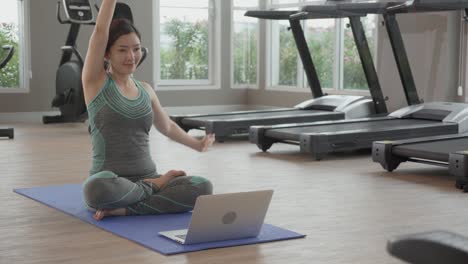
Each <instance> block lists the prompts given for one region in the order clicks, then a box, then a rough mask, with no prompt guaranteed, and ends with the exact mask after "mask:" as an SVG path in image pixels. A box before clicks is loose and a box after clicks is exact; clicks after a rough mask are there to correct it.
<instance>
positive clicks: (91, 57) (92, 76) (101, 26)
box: [82, 0, 117, 103]
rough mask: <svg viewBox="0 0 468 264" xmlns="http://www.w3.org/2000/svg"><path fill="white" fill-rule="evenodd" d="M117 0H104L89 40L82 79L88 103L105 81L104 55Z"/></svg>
mask: <svg viewBox="0 0 468 264" xmlns="http://www.w3.org/2000/svg"><path fill="white" fill-rule="evenodd" d="M116 2H117V0H103V1H102V5H101V7H100V9H99V14H98V16H97V19H96V26H95V28H94V32H93V34H92V35H91V38H90V40H89V46H88V52H87V54H86V59H85V62H84V67H83V73H82V81H83V90H84V95H85V101H86V103H89V102H90V101H91V99H92V98H94V96H95V95H96V94H97V93H98V92H99V89H100V88H101V87H102V85H103V84H104V82H105V79H106V72H105V69H104V56H105V54H106V46H107V41H108V39H109V27H110V24H111V22H112V17H113V15H114V10H115V5H116Z"/></svg>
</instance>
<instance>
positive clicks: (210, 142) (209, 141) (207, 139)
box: [197, 134, 215, 152]
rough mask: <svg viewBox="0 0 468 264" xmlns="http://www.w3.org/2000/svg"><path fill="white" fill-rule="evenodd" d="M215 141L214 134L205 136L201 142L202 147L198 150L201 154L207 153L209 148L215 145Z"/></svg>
mask: <svg viewBox="0 0 468 264" xmlns="http://www.w3.org/2000/svg"><path fill="white" fill-rule="evenodd" d="M214 140H215V135H214V134H208V135H206V136H204V137H203V138H202V139H201V140H200V147H199V148H198V149H197V150H198V151H200V152H205V151H207V150H208V148H209V147H210V146H211V145H213V142H214Z"/></svg>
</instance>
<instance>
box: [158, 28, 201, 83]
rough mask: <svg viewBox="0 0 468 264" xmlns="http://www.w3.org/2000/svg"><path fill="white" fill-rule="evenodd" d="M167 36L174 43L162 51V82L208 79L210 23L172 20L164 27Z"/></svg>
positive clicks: (162, 48)
mask: <svg viewBox="0 0 468 264" xmlns="http://www.w3.org/2000/svg"><path fill="white" fill-rule="evenodd" d="M164 33H165V34H166V35H167V36H169V37H170V38H171V40H172V43H171V45H170V47H161V50H160V53H161V79H162V80H206V79H208V58H209V56H208V53H209V52H208V21H198V22H197V23H189V22H184V21H180V20H178V19H172V20H170V21H169V22H167V23H166V24H165V25H164Z"/></svg>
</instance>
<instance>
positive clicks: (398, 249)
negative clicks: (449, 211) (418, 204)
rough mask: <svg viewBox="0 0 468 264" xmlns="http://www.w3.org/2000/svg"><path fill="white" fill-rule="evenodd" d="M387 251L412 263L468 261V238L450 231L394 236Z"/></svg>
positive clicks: (453, 263)
mask: <svg viewBox="0 0 468 264" xmlns="http://www.w3.org/2000/svg"><path fill="white" fill-rule="evenodd" d="M387 251H388V253H390V254H391V255H392V256H395V257H397V258H399V259H401V260H403V261H405V262H407V263H412V264H439V263H450V264H464V263H468V238H467V237H465V236H462V235H459V234H456V233H452V232H448V231H442V230H437V231H429V232H423V233H416V234H408V235H402V236H398V237H394V238H392V239H390V240H389V241H388V242H387Z"/></svg>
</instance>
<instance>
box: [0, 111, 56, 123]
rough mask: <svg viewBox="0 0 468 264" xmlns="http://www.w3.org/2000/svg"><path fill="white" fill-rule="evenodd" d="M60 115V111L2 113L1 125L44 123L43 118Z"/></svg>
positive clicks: (0, 116)
mask: <svg viewBox="0 0 468 264" xmlns="http://www.w3.org/2000/svg"><path fill="white" fill-rule="evenodd" d="M59 114H60V112H59V111H49V112H18V113H0V123H42V117H43V116H45V115H47V116H49V115H59Z"/></svg>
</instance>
